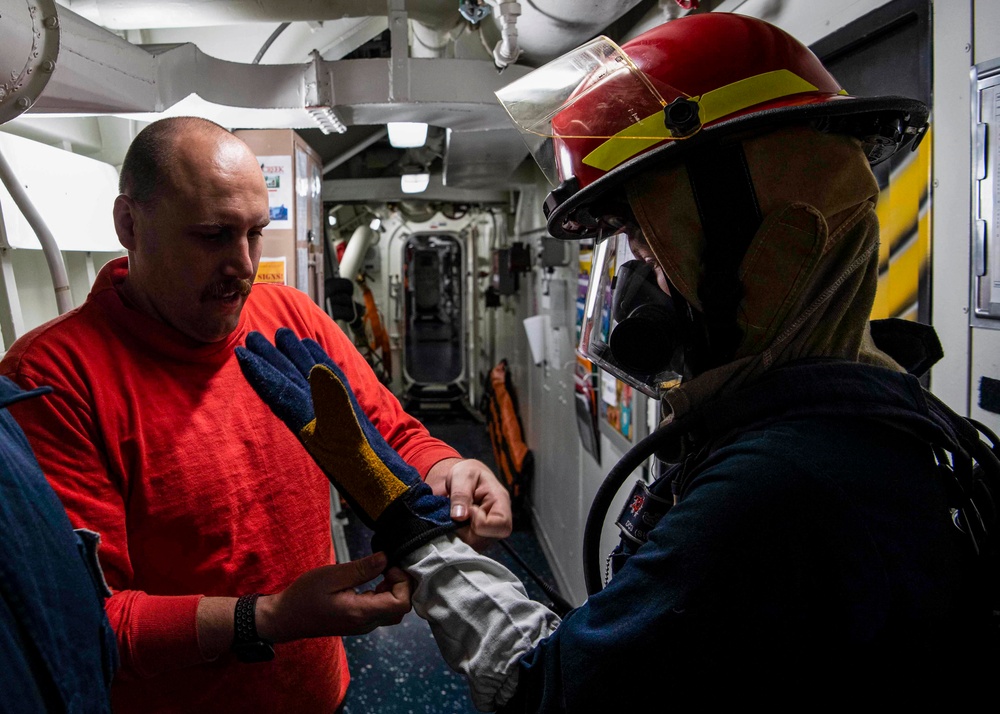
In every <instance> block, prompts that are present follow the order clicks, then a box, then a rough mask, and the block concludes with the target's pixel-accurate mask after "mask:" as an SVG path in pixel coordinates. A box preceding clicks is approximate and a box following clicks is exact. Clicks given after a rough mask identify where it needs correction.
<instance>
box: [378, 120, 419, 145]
mask: <svg viewBox="0 0 1000 714" xmlns="http://www.w3.org/2000/svg"><path fill="white" fill-rule="evenodd" d="M386 126H387V127H388V128H389V143H390V144H392V145H393V146H395V147H396V148H397V149H412V148H415V147H417V146H423V145H424V143H425V142H426V141H427V125H426V124H423V123H420V122H409V121H404V122H389V123H388V124H386Z"/></svg>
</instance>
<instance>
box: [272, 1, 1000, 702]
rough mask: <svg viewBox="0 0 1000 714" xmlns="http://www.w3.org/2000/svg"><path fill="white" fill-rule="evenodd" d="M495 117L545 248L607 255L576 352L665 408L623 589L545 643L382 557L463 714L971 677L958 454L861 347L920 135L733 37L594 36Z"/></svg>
mask: <svg viewBox="0 0 1000 714" xmlns="http://www.w3.org/2000/svg"><path fill="white" fill-rule="evenodd" d="M498 97H499V98H500V100H501V102H502V103H503V104H504V106H505V107H506V108H507V109H508V111H509V113H510V115H511V117H512V119H513V120H514V122H515V123H516V124H517V125H518V127H519V128H520V129H521V130H522V131H523V132H524V134H525V137H526V139H527V141H528V143H529V147H530V148H531V149H532V151H533V153H534V155H535V157H536V159H537V160H538V161H539V165H540V166H541V167H542V168H543V170H545V171H546V172H547V175H549V176H550V178H551V179H552V180H553V183H554V186H555V188H553V190H552V192H551V193H550V195H549V197H548V199H547V201H546V206H545V210H546V213H547V215H548V226H549V231H550V233H552V234H553V235H555V236H557V237H561V238H567V239H575V238H593V239H595V240H596V241H597V246H596V249H595V260H594V267H593V274H592V278H591V285H592V287H593V288H594V291H593V292H592V294H590V295H588V299H587V306H586V308H585V310H586V314H585V319H586V320H587V323H588V324H586V325H585V326H584V336H583V338H582V341H581V350H582V351H584V352H586V353H587V354H588V355H589V356H590V357H591V358H592V359H595V360H597V361H598V362H599V363H600V364H601V365H602V366H603V367H604V368H605V369H607V370H609V371H611V372H612V373H614V374H615V375H616V376H618V377H619V378H621V379H625V380H627V381H629V382H630V383H632V384H634V385H635V386H636V387H637V388H639V389H642V390H643V391H645V392H646V393H647V394H650V395H653V396H655V397H658V398H661V399H662V400H663V405H664V412H665V413H666V414H667V418H666V420H665V424H664V426H663V427H662V428H661V432H660V434H659V435H654V436H651V437H650V439H654V438H656V441H655V446H656V452H657V455H658V456H659V457H661V458H663V459H664V460H666V461H668V462H671V463H674V464H675V465H674V466H673V467H672V468H671V469H670V470H669V471H668V472H667V473H666V475H665V476H663V477H661V478H660V479H659V480H658V481H656V482H655V483H654V484H652V485H651V486H649V487H646V486H645V485H642V487H641V488H640V489H638V490H637V492H636V493H634V494H633V497H632V498H630V499H628V501H627V502H626V503H627V504H628V505H627V507H626V509H625V511H626V513H623V518H622V520H621V522H620V525H621V526H622V532H623V537H622V544H621V545H620V546H619V547H618V548H617V549H616V551H615V553H614V555H613V557H612V567H611V570H612V571H613V576H612V577H611V578H610V581H609V582H607V583H604V582H603V578H602V577H600V576H601V575H603V573H599V575H598V578H597V582H596V583H595V582H594V577H593V569H592V570H591V572H590V574H589V575H588V589H589V590H590V591H591V595H590V597H589V599H588V600H587V601H586V602H585V603H583V604H582V605H581V606H580V607H579V608H577V609H575V610H573V611H572V612H570V613H569V614H568V615H566V616H565V617H564V618H562V619H561V620H560V618H558V617H557V616H556V615H555V614H554V613H551V612H550V611H548V610H547V609H546V608H545V607H544V606H542V605H541V604H539V603H535V602H532V601H530V600H529V599H528V598H527V597H526V596H525V594H524V590H523V588H521V586H520V584H519V583H518V582H517V581H516V579H514V578H513V576H511V575H510V574H509V573H507V572H506V571H504V569H503V568H502V567H500V566H499V565H497V564H496V563H494V562H493V561H491V560H489V559H488V558H484V557H482V556H480V555H478V554H476V553H475V552H473V551H471V550H470V549H468V548H467V547H466V546H464V545H463V544H462V543H461V542H460V541H459V540H458V539H456V538H454V537H453V536H449V535H445V536H440V535H439V536H435V537H434V538H433V539H431V540H427V541H425V542H421V543H419V544H416V545H415V546H414V547H413V549H411V550H409V551H408V552H406V553H404V554H402V555H401V556H400V557H399V564H400V565H401V566H402V567H403V568H404V569H406V570H407V572H408V573H409V574H410V575H411V576H412V577H413V578H414V579H415V581H416V583H417V585H416V588H415V591H414V596H413V603H414V608H415V609H416V611H417V612H418V613H419V614H420V615H421V616H422V617H424V618H426V619H427V620H429V622H430V624H431V627H432V631H433V632H434V634H435V638H436V639H437V641H438V644H439V646H440V648H441V650H442V653H443V655H444V656H445V658H446V660H447V661H448V662H449V663H450V664H451V665H452V666H453V667H454V668H455V669H457V670H458V671H460V672H462V673H463V674H465V675H466V677H467V678H468V680H469V683H470V687H471V690H472V695H473V701H474V703H475V704H476V706H477V707H478V708H479V709H480V710H483V711H490V710H495V709H500V710H502V711H505V712H592V711H620V710H625V709H629V710H631V709H633V708H638V709H639V710H646V709H650V708H652V709H651V710H655V711H663V710H665V709H666V708H667V707H669V706H679V707H680V708H681V710H684V709H685V708H689V707H691V706H692V705H694V704H698V705H702V706H703V705H710V704H719V703H722V704H738V705H741V706H745V705H748V704H750V703H763V704H767V705H770V706H779V707H784V706H790V705H793V704H794V705H796V706H804V707H808V706H809V705H810V704H812V703H814V702H818V701H820V700H821V699H822V700H823V701H826V702H832V701H837V700H845V701H846V700H855V701H857V700H859V699H860V698H861V697H864V698H865V702H866V703H874V702H885V703H888V702H892V703H894V704H899V703H902V702H905V701H907V700H911V699H917V698H921V699H923V698H926V697H929V696H932V695H934V694H938V693H942V692H944V691H946V690H949V689H950V688H951V687H953V686H955V685H956V684H957V683H958V682H959V681H967V680H969V679H970V678H974V677H975V674H974V672H973V668H975V667H977V666H980V665H981V666H984V667H985V666H991V665H989V664H987V663H986V662H985V661H984V659H983V653H984V652H986V651H987V650H985V649H984V646H985V645H984V641H985V636H986V633H987V631H988V627H989V626H988V624H987V622H988V616H989V607H988V606H987V603H986V602H985V598H984V597H983V587H982V584H981V582H980V580H979V579H978V578H979V567H978V566H979V560H978V559H977V558H976V556H975V555H974V554H973V551H972V550H971V549H970V548H969V547H968V546H967V538H966V536H967V535H968V532H969V531H970V530H971V529H972V528H971V524H970V518H969V516H968V513H966V512H965V511H966V510H968V506H969V501H968V499H967V498H964V497H963V493H964V491H963V488H964V486H965V485H967V483H968V479H966V478H965V477H966V476H967V474H965V472H962V473H958V472H959V471H960V470H961V469H959V467H958V465H956V466H955V467H954V473H953V472H952V470H950V469H949V464H950V463H954V464H959V462H960V461H962V459H960V458H958V457H957V456H956V457H954V458H951V459H949V457H948V454H949V453H950V454H953V455H954V454H960V453H972V451H971V449H972V448H973V447H971V446H969V445H968V444H967V443H965V442H963V443H960V441H961V438H962V435H963V434H967V432H968V429H966V428H965V427H963V426H962V423H961V422H960V421H959V420H958V418H957V417H955V416H954V415H953V414H950V413H949V412H948V411H947V409H946V408H944V407H943V406H942V405H940V404H939V403H938V402H936V400H934V399H933V398H932V397H931V396H930V395H929V394H927V393H926V392H924V391H923V390H922V389H921V387H920V384H919V382H918V380H917V378H916V377H915V376H913V375H911V374H908V373H907V371H906V369H904V367H903V366H901V365H900V364H899V363H898V362H897V361H896V360H895V359H894V358H893V357H892V356H890V354H888V353H887V352H886V351H883V350H882V349H879V347H877V346H876V345H875V343H874V342H873V340H872V339H871V334H870V331H869V323H868V316H869V314H870V311H871V307H872V303H873V300H874V295H875V288H876V281H877V271H878V222H877V220H876V217H875V211H874V207H875V201H876V198H877V195H878V187H877V185H876V182H875V179H874V177H873V175H872V172H871V169H870V165H871V164H872V163H877V162H878V161H881V160H884V159H885V158H886V157H888V156H890V155H892V154H893V153H894V152H897V151H903V150H906V149H907V147H908V145H912V144H913V143H914V142H915V141H916V140H918V139H919V138H920V136H921V133H922V132H923V131H924V129H925V126H926V121H927V110H926V108H925V107H924V106H923V105H922V104H921V103H919V102H916V101H913V100H910V99H905V98H900V97H881V98H858V97H852V96H850V95H848V94H847V93H846V92H844V90H843V89H842V88H841V87H840V86H839V84H838V83H837V82H836V80H835V79H834V78H833V77H832V76H831V75H830V74H829V73H828V72H827V71H826V70H825V69H824V68H823V66H822V65H821V64H820V62H819V61H818V60H817V59H816V57H815V56H814V55H812V53H810V52H809V50H808V49H807V48H806V47H804V46H803V45H802V44H801V43H799V42H797V41H796V40H795V39H794V38H792V37H790V36H789V35H788V34H787V33H785V32H783V31H782V30H780V29H778V28H776V27H773V26H771V25H769V24H767V23H765V22H763V21H760V20H756V19H753V18H748V17H742V16H738V15H733V14H726V13H707V14H701V15H695V16H688V17H685V18H681V19H678V20H674V21H671V22H668V23H667V24H665V25H662V26H660V27H657V28H655V29H653V30H650V31H648V32H646V33H644V34H642V35H640V36H638V37H636V38H635V39H634V40H632V41H630V42H628V43H626V44H624V45H623V46H621V47H618V46H616V45H615V44H614V43H613V42H611V41H610V40H608V39H607V38H599V39H598V40H595V41H593V42H591V43H588V44H587V45H585V46H583V47H582V48H580V49H579V50H577V51H575V52H573V53H570V55H568V56H566V57H564V58H561V59H559V60H556V61H554V62H553V63H551V64H550V65H547V66H546V67H542V68H539V69H538V70H535V71H533V72H532V73H530V74H529V75H527V76H526V77H524V78H522V79H520V80H518V81H517V82H515V83H514V84H512V85H510V86H508V87H507V88H505V89H504V90H501V91H500V92H498ZM889 351H890V352H891V351H892V350H891V349H890V350H889ZM262 356H263V357H264V359H263V360H261V361H262V362H268V363H270V364H278V363H279V360H278V359H276V358H274V355H270V356H269V355H267V354H265V355H262ZM320 361H321V360H320ZM307 366H308V365H307ZM298 371H299V372H300V373H301V374H302V375H306V374H308V369H305V368H303V366H302V365H301V364H300V365H298ZM314 374H315V371H314ZM289 379H292V380H300V379H301V377H300V376H299V375H298V374H296V373H294V371H293V374H291V375H290V376H289ZM252 381H253V379H252ZM259 391H261V393H262V395H263V396H264V398H265V399H267V396H266V393H267V391H268V390H259ZM270 391H271V392H275V391H280V390H273V389H272V390H270ZM319 394H320V393H319V392H317V391H316V388H315V387H314V389H313V395H312V397H313V399H314V400H318V399H319V398H320V397H319V396H318V395H319ZM363 418H364V417H363V415H360V416H359V420H361V419H363ZM965 426H966V427H967V426H968V425H967V423H966V424H965ZM369 431H370V430H369ZM972 431H973V433H975V430H974V429H973V430H972ZM976 436H977V438H978V434H977V435H976ZM651 443H652V442H651ZM376 451H378V449H376ZM980 451H981V450H980ZM980 451H976V452H975V453H977V454H980ZM986 451H987V452H988V449H987V450H986ZM648 455H649V452H646V453H644V454H640V455H638V456H635V457H633V456H631V455H627V456H626V458H625V459H624V460H623V462H624V461H630V463H631V466H630V467H629V468H628V469H626V471H629V470H631V467H632V466H634V465H636V464H638V463H641V462H642V461H643V460H644V459H645V458H646V457H648ZM977 458H978V459H979V460H981V461H987V460H988V459H989V458H990V456H989V454H988V453H985V454H980V455H979V456H978V457H977ZM324 468H326V469H327V471H328V473H329V472H331V471H332V470H335V468H336V467H335V465H332V464H331V465H328V466H325V467H324ZM617 468H618V467H616V469H617ZM539 478H544V474H539ZM963 479H964V480H963ZM956 484H957V485H956ZM614 490H616V489H614ZM965 495H968V494H967V493H966V494H965ZM601 498H602V495H601V494H599V496H598V499H601ZM631 506H635V508H631ZM391 511H392V509H387V510H386V511H385V512H386V513H389V512H391ZM644 516H645V517H644ZM636 519H638V520H636ZM628 523H632V526H631V527H629V526H627V524H628ZM637 524H638V525H637ZM376 530H377V528H376ZM588 530H589V528H588ZM963 530H964V531H966V532H965V533H963ZM598 540H599V533H598ZM994 651H995V650H994Z"/></svg>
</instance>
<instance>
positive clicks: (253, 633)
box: [232, 593, 274, 662]
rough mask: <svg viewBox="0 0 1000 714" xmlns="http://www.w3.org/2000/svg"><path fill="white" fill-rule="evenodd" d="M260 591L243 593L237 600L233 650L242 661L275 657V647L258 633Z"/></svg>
mask: <svg viewBox="0 0 1000 714" xmlns="http://www.w3.org/2000/svg"><path fill="white" fill-rule="evenodd" d="M259 597H260V593H253V594H251V595H243V596H241V597H240V598H239V599H238V600H237V601H236V611H235V613H234V614H233V648H232V649H233V652H234V653H235V654H236V659H238V660H240V661H241V662H266V661H268V660H271V659H274V647H273V646H272V645H271V643H270V642H268V641H267V640H264V639H261V637H260V635H259V634H258V633H257V598H259Z"/></svg>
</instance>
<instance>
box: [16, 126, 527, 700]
mask: <svg viewBox="0 0 1000 714" xmlns="http://www.w3.org/2000/svg"><path fill="white" fill-rule="evenodd" d="M121 194H122V195H120V196H119V197H118V199H117V200H116V202H115V206H114V216H115V228H116V231H117V233H118V237H119V240H120V241H121V243H122V245H123V246H124V247H125V248H126V250H127V251H128V257H127V258H121V259H118V260H114V261H112V262H110V263H109V264H107V265H106V266H105V267H104V268H103V269H102V270H101V272H100V274H99V275H98V277H97V280H96V282H95V284H94V286H93V288H92V290H91V293H90V295H89V297H88V298H87V300H86V302H85V303H84V304H83V305H82V306H80V307H79V308H77V309H76V310H73V311H71V312H69V313H67V314H65V315H63V316H61V317H59V318H57V319H55V320H53V321H51V322H49V323H47V324H45V325H43V326H41V327H39V328H37V329H35V330H33V331H31V332H30V333H28V334H26V335H24V336H23V337H22V338H21V339H19V340H18V341H17V342H16V343H15V344H14V346H13V347H12V348H11V350H10V351H9V352H8V353H7V355H6V357H5V358H4V360H3V362H2V363H0V373H2V374H4V375H6V376H9V377H10V378H11V379H13V380H14V381H15V382H17V383H18V384H20V385H21V386H22V387H25V388H31V387H34V386H35V385H37V384H43V383H44V384H50V385H52V386H53V388H54V391H53V393H52V394H49V395H47V396H45V397H43V398H40V399H35V400H30V401H28V402H24V403H22V404H19V405H16V406H14V407H12V411H13V412H15V414H16V416H17V417H18V419H19V421H20V422H21V424H22V425H24V430H25V432H26V433H27V435H28V438H29V440H30V441H31V444H32V446H33V448H34V450H35V452H36V454H37V456H38V460H39V462H40V464H41V466H42V469H43V471H44V472H45V474H46V476H47V477H48V479H49V481H50V482H51V484H52V486H53V488H54V489H55V491H56V493H57V494H58V495H59V497H60V499H61V500H62V502H63V505H64V506H65V507H66V509H67V512H68V513H69V515H70V519H71V521H72V522H73V525H74V526H75V527H77V528H88V529H90V530H94V531H97V532H99V533H100V534H101V536H102V539H103V541H102V547H101V551H100V555H101V563H102V566H103V569H104V572H105V576H106V579H107V581H108V584H109V586H110V587H111V589H112V591H113V595H112V596H111V597H110V598H109V599H108V601H107V606H106V610H107V613H108V616H109V619H110V620H111V623H112V625H113V627H114V629H115V632H116V634H117V639H118V645H119V650H120V656H121V670H120V672H119V675H118V677H117V679H116V681H115V683H114V685H113V688H112V697H113V703H114V707H115V710H116V711H118V712H132V711H142V712H159V711H164V712H166V711H172V712H176V711H185V712H193V711H213V712H219V711H240V712H245V711H269V712H270V711H281V712H293V711H310V712H316V711H332V710H334V709H335V708H336V707H338V706H339V705H340V703H341V702H342V701H343V698H344V694H345V692H346V689H347V684H348V680H349V678H348V673H347V663H346V659H345V656H344V650H343V645H342V644H341V641H340V639H339V637H336V635H344V634H361V633H364V632H368V631H370V630H372V629H374V628H375V627H378V626H380V625H383V624H389V623H395V622H398V621H399V619H400V618H401V617H402V616H403V615H404V614H405V613H406V612H407V610H408V609H409V594H410V593H409V585H408V582H407V580H406V578H405V576H403V575H402V573H401V572H399V571H398V570H395V569H389V570H388V571H386V579H385V582H384V583H383V584H382V585H380V586H379V587H378V588H377V590H376V591H374V592H368V593H365V594H357V593H355V591H354V587H355V586H357V585H361V584H363V583H365V582H367V581H369V580H371V579H372V578H374V577H375V576H376V575H378V574H379V573H380V572H382V571H383V570H384V569H385V557H384V555H382V554H376V555H374V556H372V557H370V558H367V559H364V560H360V561H357V562H355V563H350V564H343V565H335V564H334V554H333V549H332V544H331V538H330V503H329V490H328V489H329V486H328V482H327V480H326V478H325V477H324V476H323V474H322V472H321V471H319V469H318V468H317V467H316V466H315V464H314V463H313V461H312V459H310V458H309V456H308V455H307V454H306V452H305V451H304V450H303V449H302V448H301V445H300V444H299V443H298V441H297V440H296V438H295V437H294V436H293V435H291V434H290V433H289V432H288V430H287V429H286V428H285V427H284V425H283V424H282V423H281V422H280V421H279V420H278V419H277V418H276V417H274V416H273V415H272V414H271V412H270V410H269V409H268V408H267V407H266V406H265V405H264V404H263V403H262V402H261V401H260V399H259V398H258V397H257V395H256V394H255V393H254V392H253V390H252V389H251V388H250V386H249V385H248V384H247V383H246V381H245V380H244V379H243V376H242V374H241V373H240V370H239V366H238V364H237V362H236V359H235V356H234V354H233V349H234V347H236V346H237V345H240V344H242V343H243V340H244V338H245V337H246V335H247V333H248V332H250V331H251V330H256V331H259V332H262V333H264V334H266V335H273V334H274V332H275V331H276V330H277V328H278V327H282V326H285V327H290V328H291V329H292V330H293V331H294V332H295V333H296V334H297V335H298V336H299V337H311V338H313V339H315V340H316V341H317V342H319V343H320V344H321V345H322V346H323V347H324V349H326V351H327V352H328V353H330V354H331V355H334V356H335V358H336V359H337V361H338V363H339V364H340V366H341V367H342V369H343V370H344V372H345V373H346V374H347V376H348V379H349V380H350V382H351V385H352V387H353V388H354V391H355V393H356V394H357V396H358V401H359V403H360V404H361V405H362V408H363V409H364V410H365V412H366V413H367V414H368V416H369V418H370V419H371V420H372V422H373V423H374V424H375V425H376V427H377V428H378V429H379V430H380V432H381V433H382V434H383V435H384V436H385V438H386V440H387V441H388V442H389V444H391V445H392V446H393V448H395V449H396V450H397V451H398V452H399V453H400V454H401V455H402V457H403V458H404V459H405V460H406V461H408V462H409V463H410V464H412V465H413V466H414V467H415V468H416V469H417V470H418V471H419V472H420V473H421V474H423V475H424V477H425V479H426V480H427V481H428V483H430V484H431V486H432V487H433V488H434V490H435V491H436V492H438V493H448V494H449V495H450V496H451V499H452V516H453V518H455V519H456V520H460V521H464V520H467V519H468V520H469V522H470V525H471V529H470V530H471V533H470V534H469V537H470V539H481V538H489V537H502V536H505V535H507V534H508V533H509V532H510V527H511V522H510V521H511V517H510V504H509V499H508V498H507V494H506V491H505V490H504V488H503V486H502V485H501V484H500V483H499V482H498V481H497V480H496V478H495V477H494V476H493V474H492V473H490V471H489V470H488V469H487V468H486V467H485V466H484V465H483V464H481V463H480V462H478V461H473V460H463V459H461V458H460V457H459V455H458V454H457V453H456V452H455V451H454V450H453V449H451V448H450V447H448V446H447V445H445V444H443V443H441V442H440V441H438V440H436V439H434V438H432V437H431V436H430V435H429V434H428V433H427V431H426V429H424V428H423V426H422V425H420V424H419V423H418V422H417V421H415V420H414V419H413V418H412V417H410V416H408V415H407V414H406V413H405V412H403V410H402V408H401V407H400V405H399V403H398V401H397V400H396V399H395V398H394V397H393V396H392V395H391V394H390V393H389V392H388V391H387V390H386V389H385V388H384V387H383V386H382V385H381V384H379V383H378V381H377V380H376V379H375V377H374V375H373V374H372V372H371V370H370V369H369V367H368V365H367V364H366V363H365V362H364V360H363V359H362V358H361V356H360V355H359V354H358V352H357V351H356V350H355V349H354V347H353V345H351V344H350V342H349V341H348V340H347V338H346V337H345V336H344V334H343V333H342V332H341V331H340V329H339V328H338V327H337V326H336V324H335V323H333V321H332V320H330V319H329V318H328V317H327V316H326V315H325V314H324V313H323V312H322V311H321V310H320V309H319V308H318V307H317V306H316V305H315V304H313V303H312V302H311V301H310V300H309V299H308V298H307V297H306V296H305V295H304V294H302V293H300V292H299V291H297V290H295V289H293V288H290V287H285V286H276V285H263V284H261V285H257V286H254V287H253V289H252V290H251V285H252V280H253V277H254V275H255V274H256V271H257V265H258V262H259V259H260V254H261V242H262V241H261V233H262V230H263V228H264V226H265V225H266V224H267V222H268V200H267V190H266V188H265V185H264V180H263V176H262V174H261V172H260V167H259V164H258V163H257V160H256V157H255V156H254V154H253V152H252V151H251V150H250V149H249V147H247V146H246V145H245V144H244V143H243V142H242V141H240V140H239V139H237V138H236V137H235V136H233V135H232V134H230V133H229V132H228V131H226V130H225V129H223V128H222V127H219V126H217V125H215V124H212V123H211V122H207V121H204V120H200V119H193V118H175V119H166V120H161V121H159V122H156V123H154V124H151V125H150V126H149V127H147V128H146V129H144V130H143V131H142V132H140V134H139V135H138V136H137V137H136V140H135V141H134V142H133V144H132V146H131V147H130V149H129V152H128V155H127V156H126V159H125V163H124V165H123V168H122V177H121ZM257 593H263V595H260V596H259V597H254V595H255V594H257ZM240 617H242V618H244V619H243V621H242V622H243V623H244V625H245V624H246V623H247V622H250V623H252V624H254V625H255V628H256V631H254V628H253V627H249V628H248V627H244V626H243V625H240V627H236V626H234V618H240ZM234 645H235V647H234ZM270 645H275V647H274V653H275V654H274V657H273V659H270V660H266V661H259V662H258V661H253V660H257V659H261V658H266V657H267V656H268V650H269V647H270Z"/></svg>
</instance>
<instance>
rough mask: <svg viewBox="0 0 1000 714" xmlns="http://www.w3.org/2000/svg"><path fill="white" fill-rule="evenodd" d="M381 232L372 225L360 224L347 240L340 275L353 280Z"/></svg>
mask: <svg viewBox="0 0 1000 714" xmlns="http://www.w3.org/2000/svg"><path fill="white" fill-rule="evenodd" d="M378 236H379V234H378V233H376V232H375V231H373V230H372V229H371V227H370V226H358V227H357V228H355V229H354V233H352V234H351V238H350V240H348V241H347V248H346V249H345V250H344V257H343V258H341V259H340V277H342V278H347V279H348V280H351V281H353V280H354V279H355V278H356V277H357V275H358V273H359V272H361V264H362V263H363V262H364V260H365V254H366V253H367V252H368V249H369V248H370V247H371V246H373V245H375V244H376V243H378Z"/></svg>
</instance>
